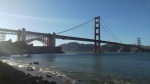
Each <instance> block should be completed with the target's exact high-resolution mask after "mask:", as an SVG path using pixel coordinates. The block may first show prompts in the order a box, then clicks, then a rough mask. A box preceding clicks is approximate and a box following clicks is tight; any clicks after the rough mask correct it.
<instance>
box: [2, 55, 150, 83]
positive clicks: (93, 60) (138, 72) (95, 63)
mask: <svg viewBox="0 0 150 84" xmlns="http://www.w3.org/2000/svg"><path fill="white" fill-rule="evenodd" d="M3 62H6V63H8V64H10V65H12V66H17V67H19V68H24V67H28V66H31V67H33V68H34V69H36V70H37V71H39V73H40V72H46V73H47V72H49V73H51V74H54V75H56V76H57V77H59V78H62V79H64V80H67V81H69V82H68V84H150V53H63V54H31V57H26V56H21V55H12V56H10V58H5V59H3ZM33 62H39V65H29V63H33ZM40 74H43V73H40ZM60 84H61V83H60Z"/></svg>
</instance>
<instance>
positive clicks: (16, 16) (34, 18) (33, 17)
mask: <svg viewBox="0 0 150 84" xmlns="http://www.w3.org/2000/svg"><path fill="white" fill-rule="evenodd" d="M0 15H3V16H9V17H15V18H21V19H30V20H41V21H49V22H57V23H59V22H61V23H64V22H67V21H66V20H64V19H55V18H44V17H35V16H26V15H18V14H11V13H4V12H0Z"/></svg>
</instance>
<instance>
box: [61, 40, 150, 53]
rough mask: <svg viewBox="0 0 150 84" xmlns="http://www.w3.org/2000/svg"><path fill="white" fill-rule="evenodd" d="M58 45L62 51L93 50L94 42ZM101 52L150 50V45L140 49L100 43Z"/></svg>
mask: <svg viewBox="0 0 150 84" xmlns="http://www.w3.org/2000/svg"><path fill="white" fill-rule="evenodd" d="M59 47H62V48H63V51H64V52H67V51H79V52H93V49H94V44H80V43H77V42H70V43H67V44H61V45H59ZM101 52H150V46H142V49H138V48H136V47H131V46H125V45H118V44H104V45H101Z"/></svg>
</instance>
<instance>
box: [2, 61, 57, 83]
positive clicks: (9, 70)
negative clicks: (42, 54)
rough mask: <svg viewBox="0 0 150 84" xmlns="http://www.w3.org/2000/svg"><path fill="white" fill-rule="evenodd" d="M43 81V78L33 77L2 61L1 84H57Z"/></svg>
mask: <svg viewBox="0 0 150 84" xmlns="http://www.w3.org/2000/svg"><path fill="white" fill-rule="evenodd" d="M42 79H43V77H42V76H41V77H38V76H32V75H30V74H29V73H24V72H23V71H19V70H17V69H15V68H13V67H12V66H10V65H8V64H6V63H3V62H1V61H0V84H57V83H56V82H54V81H51V82H49V81H47V80H42Z"/></svg>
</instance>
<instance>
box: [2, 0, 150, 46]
mask: <svg viewBox="0 0 150 84" xmlns="http://www.w3.org/2000/svg"><path fill="white" fill-rule="evenodd" d="M95 16H100V17H101V18H102V19H103V20H104V22H105V23H106V24H107V26H108V27H109V28H110V29H111V30H112V32H113V33H114V34H115V35H116V36H117V37H118V38H119V39H121V40H122V41H123V42H124V43H129V44H132V43H136V39H137V38H138V37H140V38H141V40H142V45H150V34H149V32H150V1H149V0H0V28H7V29H17V30H18V29H21V28H26V30H27V31H36V32H43V33H53V32H56V33H57V32H60V31H63V30H66V29H68V28H72V27H74V26H77V25H79V24H81V23H83V22H85V21H87V20H89V19H91V18H93V17H95ZM90 27H91V26H90ZM88 32H89V33H90V32H91V31H88ZM9 38H12V40H13V41H15V40H16V36H11V35H7V39H9ZM101 39H102V40H108V41H115V40H114V39H113V38H112V37H110V36H109V35H108V34H107V33H106V32H105V31H104V30H103V29H102V28H101ZM66 42H68V41H66V40H57V43H56V45H59V44H61V43H66ZM34 43H35V44H36V45H41V44H40V43H39V42H34ZM82 43H84V42H82Z"/></svg>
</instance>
